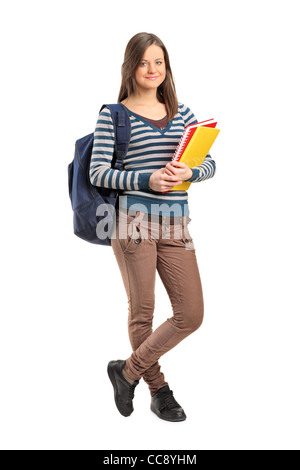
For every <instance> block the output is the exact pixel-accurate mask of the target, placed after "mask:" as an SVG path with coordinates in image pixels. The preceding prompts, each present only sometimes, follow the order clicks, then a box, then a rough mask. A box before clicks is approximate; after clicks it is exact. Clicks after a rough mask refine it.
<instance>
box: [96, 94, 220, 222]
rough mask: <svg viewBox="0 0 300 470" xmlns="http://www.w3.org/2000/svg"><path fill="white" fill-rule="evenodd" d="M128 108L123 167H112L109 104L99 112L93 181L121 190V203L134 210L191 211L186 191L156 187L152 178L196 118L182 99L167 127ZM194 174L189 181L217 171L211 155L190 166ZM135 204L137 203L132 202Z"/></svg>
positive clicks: (112, 149)
mask: <svg viewBox="0 0 300 470" xmlns="http://www.w3.org/2000/svg"><path fill="white" fill-rule="evenodd" d="M126 109H127V112H128V114H129V117H130V122H131V138H130V143H129V147H128V152H127V155H126V157H125V159H124V162H123V168H124V169H123V170H122V171H120V170H116V169H112V168H111V163H112V159H113V152H114V127H113V121H112V116H111V113H110V110H109V109H108V108H104V109H103V110H102V111H101V113H99V116H98V120H97V124H96V128H95V133H94V144H93V150H92V157H91V163H90V173H89V175H90V181H91V183H92V184H93V185H95V186H101V187H105V188H113V189H118V190H120V193H119V207H122V208H124V209H130V210H131V211H133V212H136V211H142V212H148V213H152V214H157V215H167V216H172V215H173V216H183V215H189V207H188V193H187V191H169V192H166V193H164V194H163V193H162V192H157V191H153V190H152V189H151V188H150V185H149V180H150V176H151V174H152V173H153V172H154V171H156V170H159V169H160V168H163V167H165V166H166V164H167V163H168V162H170V161H171V160H172V157H173V154H174V152H175V150H176V147H177V145H178V143H179V141H180V139H181V136H182V134H183V131H184V129H185V127H186V126H188V125H190V124H195V123H196V122H197V119H196V117H195V115H194V114H193V113H192V111H191V110H190V109H189V108H188V107H187V106H185V105H184V104H182V103H179V104H178V113H177V114H176V115H175V116H174V118H173V120H172V121H169V123H168V125H167V127H165V128H164V129H162V130H161V129H158V128H157V127H154V126H153V125H151V124H150V123H149V122H147V121H146V120H145V119H143V118H142V117H141V116H139V115H138V114H135V113H134V112H132V111H130V110H129V109H128V108H126ZM191 169H192V172H193V176H192V177H191V178H190V179H189V180H186V181H189V182H191V183H196V182H200V181H203V180H206V179H208V178H212V177H213V176H214V174H215V171H216V165H215V161H214V160H213V159H212V158H211V156H210V155H207V156H206V157H205V160H204V161H203V163H202V164H201V165H199V166H197V167H193V168H191ZM133 205H134V206H133Z"/></svg>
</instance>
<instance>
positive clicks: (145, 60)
mask: <svg viewBox="0 0 300 470" xmlns="http://www.w3.org/2000/svg"><path fill="white" fill-rule="evenodd" d="M142 60H143V61H144V62H148V60H147V59H142ZM155 60H163V59H162V58H161V57H159V58H158V59H155Z"/></svg>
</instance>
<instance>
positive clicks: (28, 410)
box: [0, 0, 300, 450]
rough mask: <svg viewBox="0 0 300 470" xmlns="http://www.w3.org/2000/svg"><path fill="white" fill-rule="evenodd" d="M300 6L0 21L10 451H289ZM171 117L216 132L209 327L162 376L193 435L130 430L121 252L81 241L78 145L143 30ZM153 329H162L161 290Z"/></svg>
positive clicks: (204, 248) (157, 7)
mask: <svg viewBox="0 0 300 470" xmlns="http://www.w3.org/2000/svg"><path fill="white" fill-rule="evenodd" d="M298 3H299V2H296V1H291V0H285V1H284V2H283V1H280V2H279V1H274V0H273V1H267V0H260V1H254V0H252V1H226V2H224V1H217V0H214V1H213V2H209V1H208V0H206V1H200V0H197V1H193V0H189V1H188V2H182V1H174V0H173V1H172V2H164V1H161V2H141V1H130V0H128V1H111V2H102V1H100V0H98V1H92V0H86V1H85V2H82V1H74V0H72V1H66V0H60V1H53V0H52V1H51V2H50V1H49V2H46V1H44V2H39V1H30V0H28V1H26V2H21V1H14V2H2V3H1V12H0V17H1V20H0V21H1V25H0V26H1V27H0V31H1V33H0V34H1V44H2V53H1V56H2V58H1V62H2V67H3V69H2V73H1V81H2V84H1V131H2V138H1V161H2V166H1V175H2V177H1V185H0V190H1V215H2V217H1V225H2V230H1V238H2V242H1V271H2V282H1V290H2V294H1V331H0V340H1V341H0V356H1V365H0V367H1V370H0V376H1V388H0V412H1V416H0V440H1V444H0V445H1V448H3V449H105V450H114V449H131V450H135V449H149V450H150V449H154V450H161V449H185V450H187V449H197V450H199V449H205V450H208V449H214V450H221V449H234V450H238V449H244V450H245V449H299V447H300V446H299V441H300V437H299V419H300V413H299V394H300V382H299V352H300V351H299V327H300V319H299V314H300V308H299V261H300V260H299V238H300V233H299V222H298V219H299V171H300V164H299V159H300V152H299V82H300V76H299V68H298V58H299V49H298V46H299V40H300V37H299V24H298V23H299V22H298V14H297V7H298V5H297V4H298ZM142 31H146V32H152V33H155V34H156V35H158V36H159V37H160V38H161V39H162V40H163V42H164V43H165V44H166V46H167V49H168V51H169V55H170V60H171V66H172V69H173V73H174V77H175V83H176V88H177V94H178V98H179V101H181V102H183V103H185V104H186V105H188V106H190V107H191V109H192V111H193V112H194V113H195V115H196V117H197V119H198V120H204V119H209V118H212V117H213V118H216V119H217V120H218V123H219V128H220V129H221V132H220V135H219V137H218V139H217V141H216V143H215V144H214V146H213V149H212V151H211V154H212V156H213V157H214V159H215V161H216V165H217V171H216V175H215V177H214V178H213V179H211V180H208V181H204V182H202V183H195V184H193V185H192V186H191V188H190V190H189V202H190V211H191V218H192V222H191V224H190V230H191V234H192V235H193V238H194V242H195V246H196V254H197V259H198V264H199V269H200V274H201V279H202V283H203V291H204V297H205V299H204V300H205V321H204V323H203V325H202V327H201V328H200V330H198V331H197V332H195V333H194V334H193V335H191V336H190V337H189V338H188V339H186V340H185V341H183V342H182V343H180V344H179V345H178V346H177V347H176V348H174V349H173V350H171V351H170V352H169V353H167V354H166V355H165V356H163V357H162V358H161V364H162V370H163V372H164V373H165V376H166V379H167V380H168V382H169V385H170V387H171V389H172V390H173V391H174V395H175V398H176V399H177V400H178V401H179V402H180V404H181V405H182V406H183V408H184V409H185V412H186V414H187V417H188V419H187V421H185V422H183V423H169V422H164V421H162V420H159V419H158V418H157V417H156V416H155V415H154V414H153V413H152V412H151V411H150V393H149V390H148V388H147V386H146V384H145V383H144V382H143V381H141V383H140V385H139V386H138V387H137V389H136V397H135V400H134V406H135V411H134V413H133V414H132V415H131V417H129V418H124V417H122V416H121V415H120V414H119V413H118V411H117V409H116V407H115V404H114V401H113V389H112V386H111V383H110V382H109V380H108V376H107V373H106V367H107V363H108V362H109V361H110V360H112V359H125V358H127V357H128V356H129V355H130V354H131V348H130V343H129V339H128V336H127V308H128V304H127V297H126V294H125V289H124V286H123V284H122V280H121V275H120V272H119V270H118V267H117V264H116V260H115V257H114V255H113V251H112V249H111V248H110V247H100V246H99V247H98V246H95V245H91V244H88V243H86V242H84V241H82V240H80V239H78V238H77V237H75V235H73V225H72V211H71V205H70V200H69V196H68V189H67V165H68V163H69V162H70V161H71V160H72V159H73V154H74V144H75V140H76V139H78V138H80V137H83V136H84V135H86V134H88V133H90V132H93V131H94V128H95V124H96V120H97V116H98V111H99V109H100V107H101V105H102V104H103V103H105V102H106V103H107V102H116V100H117V96H118V92H119V86H120V78H121V75H120V71H121V64H122V61H123V54H124V51H125V47H126V44H127V42H128V41H129V39H130V38H131V37H132V36H133V35H134V34H136V33H138V32H142ZM156 299H157V300H156V307H155V324H154V327H157V326H158V325H159V324H160V323H162V322H163V321H164V320H165V319H166V318H167V317H169V316H171V315H172V311H171V305H170V302H169V299H168V296H167V294H166V292H165V290H164V288H163V285H162V283H161V281H160V279H159V276H157V284H156Z"/></svg>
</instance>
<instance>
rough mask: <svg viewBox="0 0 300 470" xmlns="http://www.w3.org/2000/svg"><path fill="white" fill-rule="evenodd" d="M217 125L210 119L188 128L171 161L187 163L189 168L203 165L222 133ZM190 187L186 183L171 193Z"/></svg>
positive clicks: (173, 189)
mask: <svg viewBox="0 0 300 470" xmlns="http://www.w3.org/2000/svg"><path fill="white" fill-rule="evenodd" d="M216 125H217V122H216V121H215V120H214V119H208V120H207V121H201V122H197V123H196V124H191V125H190V126H187V127H186V128H185V130H184V133H183V135H182V137H181V139H180V142H179V144H178V146H177V148H176V150H175V153H174V155H173V158H172V160H171V161H176V162H179V161H180V162H183V163H186V165H187V166H188V167H189V168H192V167H194V166H199V165H201V163H202V162H203V161H204V159H205V157H206V155H207V154H208V153H209V151H210V148H211V146H212V144H213V143H214V141H215V140H216V138H217V135H218V134H219V132H220V129H216ZM190 185H191V183H190V182H188V181H184V182H183V183H181V184H179V185H177V186H174V187H173V188H172V189H170V191H186V190H187V189H188V188H189V187H190ZM167 192H168V191H163V193H167Z"/></svg>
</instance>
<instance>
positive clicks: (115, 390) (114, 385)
mask: <svg viewBox="0 0 300 470" xmlns="http://www.w3.org/2000/svg"><path fill="white" fill-rule="evenodd" d="M107 373H108V377H109V379H110V381H111V383H112V386H113V389H114V399H115V404H116V407H117V408H118V411H119V413H121V415H122V416H125V418H128V416H130V415H131V413H129V414H124V412H123V411H121V410H120V408H119V404H118V401H117V396H118V394H117V384H116V379H115V376H114V373H113V370H112V365H111V362H109V363H108V366H107Z"/></svg>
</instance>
